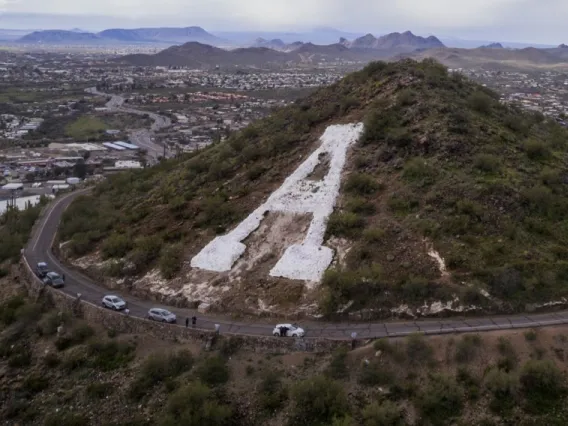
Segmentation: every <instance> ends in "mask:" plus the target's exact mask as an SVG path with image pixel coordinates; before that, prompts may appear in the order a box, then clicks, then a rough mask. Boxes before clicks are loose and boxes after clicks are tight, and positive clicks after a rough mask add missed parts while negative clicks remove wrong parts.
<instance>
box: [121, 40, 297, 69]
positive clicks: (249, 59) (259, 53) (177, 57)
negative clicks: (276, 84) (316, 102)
mask: <svg viewBox="0 0 568 426" xmlns="http://www.w3.org/2000/svg"><path fill="white" fill-rule="evenodd" d="M288 59H289V57H288V55H287V54H286V53H284V52H278V51H276V50H272V49H268V48H266V47H249V48H240V49H235V50H224V49H220V48H218V47H213V46H210V45H207V44H202V43H197V42H190V43H185V44H183V45H181V46H172V47H169V48H167V49H164V50H162V51H161V52H158V53H156V54H154V55H145V54H137V55H126V56H123V57H120V58H118V59H117V60H119V61H121V62H127V63H129V64H133V65H141V66H152V65H154V66H156V65H165V66H188V67H202V66H208V67H211V66H216V65H221V66H231V65H249V66H251V65H252V66H254V65H259V66H260V65H267V64H269V63H271V62H280V63H281V62H284V61H286V60H288Z"/></svg>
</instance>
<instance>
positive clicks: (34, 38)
mask: <svg viewBox="0 0 568 426" xmlns="http://www.w3.org/2000/svg"><path fill="white" fill-rule="evenodd" d="M17 41H18V42H21V43H43V44H77V43H87V44H123V43H126V44H128V43H159V44H181V43H187V42H192V41H194V42H201V43H207V44H211V45H222V44H226V43H227V42H226V41H224V40H222V39H220V38H218V37H216V36H214V35H212V34H210V33H208V32H207V31H205V30H204V29H203V28H201V27H186V28H167V27H166V28H135V29H121V28H115V29H108V30H104V31H101V32H99V33H96V34H95V33H90V32H82V31H80V30H77V29H73V30H71V31H63V30H45V31H35V32H33V33H31V34H27V35H25V36H23V37H21V38H19V39H18V40H17Z"/></svg>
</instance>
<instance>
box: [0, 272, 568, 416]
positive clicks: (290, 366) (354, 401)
mask: <svg viewBox="0 0 568 426" xmlns="http://www.w3.org/2000/svg"><path fill="white" fill-rule="evenodd" d="M0 281H1V280H0ZM6 284H7V283H2V287H1V290H0V291H1V294H0V418H1V419H2V423H3V424H8V425H45V426H75V425H81V426H91V425H116V426H118V425H136V426H146V425H148V426H150V425H152V426H154V425H158V426H170V425H187V426H210V425H211V426H213V425H215V426H253V425H254V426H256V425H260V424H262V425H267V426H285V425H289V426H292V425H294V426H316V425H317V426H320V425H321V426H324V425H325V426H328V425H341V426H356V425H365V426H375V425H389V426H391V425H392V426H403V425H416V426H418V425H420V426H421V425H436V426H437V425H440V426H442V425H468V426H469V425H476V426H477V425H478V426H482V425H493V426H501V425H503V426H505V425H511V424H515V425H520V426H536V425H564V424H566V422H567V421H568V410H567V408H566V407H567V404H566V389H567V387H566V380H565V372H566V356H565V354H566V351H567V350H568V339H567V338H566V333H567V332H568V330H567V329H566V328H565V327H563V328H562V327H561V328H555V329H551V330H536V331H535V330H529V331H526V332H524V333H520V332H519V333H514V334H511V335H506V336H503V335H500V334H499V333H490V334H483V335H464V336H459V337H454V336H442V337H432V338H429V339H425V338H424V337H421V336H419V335H413V336H410V337H408V338H406V339H393V340H384V339H383V340H378V341H375V342H365V343H361V345H360V346H359V347H357V348H355V350H348V349H347V348H346V347H344V348H338V349H337V350H336V351H335V352H334V353H329V354H313V353H305V352H299V353H284V354H281V353H274V352H271V353H266V352H265V351H266V349H267V348H268V347H270V342H269V341H270V340H272V339H273V338H267V342H266V348H264V350H262V349H263V348H261V347H259V349H260V350H259V351H255V352H251V351H247V350H246V348H245V347H243V340H241V339H240V338H234V337H233V338H227V337H225V336H223V335H221V336H220V337H219V338H218V339H216V340H215V341H213V343H212V345H211V346H210V347H207V346H206V345H205V344H204V342H201V341H200V340H185V339H184V340H181V341H180V340H176V341H175V342H174V341H167V340H161V339H156V338H153V337H150V336H148V335H146V334H144V333H140V334H119V333H117V332H116V331H114V330H112V329H110V330H105V329H102V328H101V327H100V325H99V324H88V323H86V322H85V321H84V320H82V319H81V318H80V317H77V316H74V315H73V314H72V313H71V312H67V311H58V310H56V309H54V307H53V305H51V304H50V301H49V298H45V297H42V298H39V299H34V301H31V300H29V299H27V298H25V297H23V296H22V295H12V296H11V297H10V296H8V295H7V293H6V290H7V289H9V288H10V285H6ZM117 315H119V314H117Z"/></svg>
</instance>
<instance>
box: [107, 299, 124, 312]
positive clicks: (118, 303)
mask: <svg viewBox="0 0 568 426" xmlns="http://www.w3.org/2000/svg"><path fill="white" fill-rule="evenodd" d="M102 304H103V307H105V308H109V309H114V310H115V311H120V310H122V309H124V308H126V302H125V301H124V300H122V299H121V298H120V297H118V296H113V295H108V296H105V297H103V301H102Z"/></svg>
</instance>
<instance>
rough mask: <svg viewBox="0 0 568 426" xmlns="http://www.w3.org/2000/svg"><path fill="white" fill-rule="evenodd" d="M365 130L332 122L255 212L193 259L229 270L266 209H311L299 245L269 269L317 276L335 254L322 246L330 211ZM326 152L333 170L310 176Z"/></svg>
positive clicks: (309, 277) (201, 264)
mask: <svg viewBox="0 0 568 426" xmlns="http://www.w3.org/2000/svg"><path fill="white" fill-rule="evenodd" d="M362 131H363V124H362V123H358V124H339V125H332V126H329V127H328V128H327V129H326V130H325V132H324V134H323V135H322V137H321V139H320V140H321V142H322V144H321V145H320V147H319V148H318V149H316V150H315V151H314V152H313V153H312V154H311V155H310V156H309V157H308V158H307V159H306V161H304V162H303V163H302V164H301V165H300V166H299V167H298V168H297V169H296V170H295V171H294V172H293V173H292V174H291V175H290V176H289V177H288V178H287V179H286V180H285V181H284V183H283V184H282V186H281V187H280V188H278V189H277V190H276V191H274V192H273V193H272V195H271V196H270V197H269V198H268V200H267V201H266V202H265V203H264V204H262V205H261V206H260V207H259V208H257V209H256V210H255V211H254V212H252V213H251V214H250V215H249V216H248V217H247V218H246V219H245V220H243V221H242V222H241V223H240V224H239V225H238V226H237V227H236V228H235V229H233V230H232V231H231V232H229V233H228V234H227V235H224V236H222V237H217V238H215V239H214V240H213V241H211V242H210V243H209V244H208V245H207V246H206V247H205V248H204V249H203V250H201V252H199V253H198V254H197V255H196V256H195V257H194V258H193V259H191V266H192V267H194V268H200V269H205V270H209V271H216V272H224V271H229V270H230V269H231V268H232V266H233V264H234V263H235V262H236V261H237V260H238V259H239V258H240V257H241V256H242V255H243V253H244V252H245V250H246V246H245V245H244V244H242V243H241V241H243V240H244V239H245V238H247V237H248V236H249V235H250V234H251V233H252V232H254V231H255V230H256V229H257V228H258V227H259V226H260V223H261V221H262V219H263V218H264V215H265V213H267V212H269V211H272V212H285V213H304V214H305V213H312V214H313V219H312V222H311V224H310V228H309V229H308V232H307V235H306V237H305V239H304V241H303V242H302V244H300V245H293V246H290V247H288V249H287V250H286V252H285V253H284V255H283V256H282V258H281V259H280V260H279V261H278V263H277V264H276V265H275V266H274V268H273V269H272V270H271V271H270V275H271V276H275V277H284V278H289V279H296V280H304V281H313V282H317V281H320V280H321V277H322V275H323V273H324V271H325V270H326V269H327V268H328V267H329V265H330V263H331V261H332V259H333V251H332V250H331V249H330V248H328V247H324V246H322V244H323V239H324V235H325V230H326V227H327V220H328V218H329V215H330V214H331V213H332V212H333V208H334V206H335V202H336V200H337V196H338V194H339V187H340V185H341V172H342V170H343V167H344V166H345V159H346V154H347V149H348V148H349V146H351V145H352V144H353V143H355V142H356V141H357V140H358V139H359V137H360V135H361V132H362ZM322 153H328V154H329V158H330V164H329V172H328V174H327V175H326V176H325V177H324V179H323V180H321V181H312V180H308V179H306V178H307V177H308V176H309V175H310V173H312V172H313V171H314V169H315V167H316V166H317V165H318V164H319V161H320V154H322Z"/></svg>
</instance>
